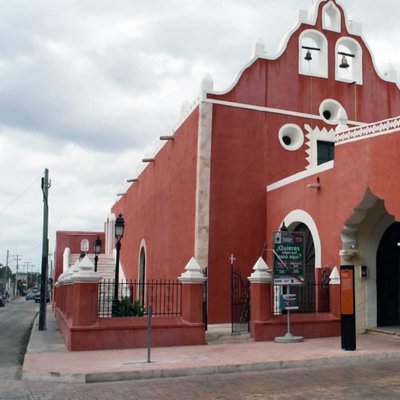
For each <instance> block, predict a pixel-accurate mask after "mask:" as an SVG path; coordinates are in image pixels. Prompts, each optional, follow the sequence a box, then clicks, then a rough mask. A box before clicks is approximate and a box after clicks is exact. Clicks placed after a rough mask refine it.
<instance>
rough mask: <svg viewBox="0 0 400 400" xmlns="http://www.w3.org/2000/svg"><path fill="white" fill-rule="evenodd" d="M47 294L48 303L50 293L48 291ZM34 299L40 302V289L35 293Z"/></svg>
mask: <svg viewBox="0 0 400 400" xmlns="http://www.w3.org/2000/svg"><path fill="white" fill-rule="evenodd" d="M46 294H47V296H46V297H47V298H46V301H47V303H48V302H49V301H50V293H49V292H47V293H46ZM34 300H35V302H36V303H40V291H39V292H37V293H36V294H35V297H34Z"/></svg>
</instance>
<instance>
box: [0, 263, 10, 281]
mask: <svg viewBox="0 0 400 400" xmlns="http://www.w3.org/2000/svg"><path fill="white" fill-rule="evenodd" d="M12 275H13V273H12V271H11V268H10V267H6V266H4V265H3V264H0V279H1V280H4V281H6V280H7V279H8V278H11V277H12Z"/></svg>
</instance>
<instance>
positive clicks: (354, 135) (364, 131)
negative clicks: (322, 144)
mask: <svg viewBox="0 0 400 400" xmlns="http://www.w3.org/2000/svg"><path fill="white" fill-rule="evenodd" d="M399 130H400V116H399V117H395V118H391V119H387V120H384V121H379V122H375V123H373V124H368V125H363V126H361V127H356V128H351V129H348V130H346V131H344V132H339V133H336V135H335V143H336V145H340V144H344V143H347V142H352V141H355V140H362V139H367V138H369V137H374V136H379V135H387V134H389V133H393V132H395V131H399Z"/></svg>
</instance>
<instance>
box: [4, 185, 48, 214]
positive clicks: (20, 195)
mask: <svg viewBox="0 0 400 400" xmlns="http://www.w3.org/2000/svg"><path fill="white" fill-rule="evenodd" d="M39 179H41V178H35V180H34V181H33V182H32V183H31V184H30V185H29V186H28V187H27V188H26V189H25V190H24V191H23V192H22V193H21V194H19V195H18V196H17V197H15V198H14V199H13V200H11V201H10V203H8V204H7V205H6V206H5V207H4V208H2V209H1V210H0V212H3V211H5V210H7V208H8V207H10V206H12V205H13V204H14V203H15V202H16V201H17V200H19V199H20V198H21V197H22V196H23V195H24V194H25V193H26V192H27V191H28V190H29V189H30V188H31V187H32V186H33V185H34V184H35V183H36V182H37V181H38V180H39Z"/></svg>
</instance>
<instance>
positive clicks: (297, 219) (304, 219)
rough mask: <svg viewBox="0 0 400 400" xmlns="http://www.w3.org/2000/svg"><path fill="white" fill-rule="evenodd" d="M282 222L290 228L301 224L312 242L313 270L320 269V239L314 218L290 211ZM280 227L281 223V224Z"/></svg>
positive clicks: (300, 211) (306, 213)
mask: <svg viewBox="0 0 400 400" xmlns="http://www.w3.org/2000/svg"><path fill="white" fill-rule="evenodd" d="M282 222H285V225H286V226H287V227H288V228H290V227H291V225H294V224H300V223H303V224H304V225H306V226H307V228H308V229H309V230H310V232H311V236H312V238H313V241H314V248H315V268H321V263H322V256H321V239H320V237H319V233H318V228H317V224H316V223H315V221H314V218H313V217H312V216H311V215H310V214H309V213H308V212H307V211H304V210H301V209H298V210H293V211H291V212H290V213H289V214H288V215H286V217H285V218H284V219H283V221H282ZM281 226H282V223H281Z"/></svg>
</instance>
